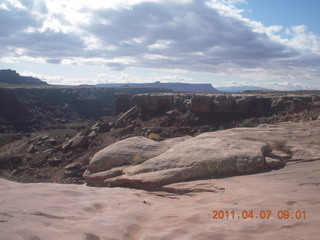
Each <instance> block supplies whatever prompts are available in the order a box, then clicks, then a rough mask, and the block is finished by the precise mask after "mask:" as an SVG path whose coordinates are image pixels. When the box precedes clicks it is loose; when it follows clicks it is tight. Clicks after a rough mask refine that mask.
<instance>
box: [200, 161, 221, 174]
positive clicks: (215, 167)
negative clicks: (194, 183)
mask: <svg viewBox="0 0 320 240" xmlns="http://www.w3.org/2000/svg"><path fill="white" fill-rule="evenodd" d="M202 167H203V170H204V171H205V172H206V173H209V174H210V177H211V178H219V177H221V162H220V161H217V160H208V161H206V163H205V165H203V166H202Z"/></svg>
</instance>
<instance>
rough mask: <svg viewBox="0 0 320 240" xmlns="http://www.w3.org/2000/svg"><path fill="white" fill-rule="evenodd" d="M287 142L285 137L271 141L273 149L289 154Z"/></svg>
mask: <svg viewBox="0 0 320 240" xmlns="http://www.w3.org/2000/svg"><path fill="white" fill-rule="evenodd" d="M287 143H288V140H287V139H279V140H275V141H273V149H275V150H278V151H281V152H284V153H287V154H291V150H290V148H289V147H288V145H287Z"/></svg>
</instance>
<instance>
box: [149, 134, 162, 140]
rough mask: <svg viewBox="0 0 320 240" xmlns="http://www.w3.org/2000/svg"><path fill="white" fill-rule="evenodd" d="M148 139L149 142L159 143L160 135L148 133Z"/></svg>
mask: <svg viewBox="0 0 320 240" xmlns="http://www.w3.org/2000/svg"><path fill="white" fill-rule="evenodd" d="M148 138H149V139H151V140H154V141H160V139H161V137H160V135H159V134H157V133H150V134H149V135H148Z"/></svg>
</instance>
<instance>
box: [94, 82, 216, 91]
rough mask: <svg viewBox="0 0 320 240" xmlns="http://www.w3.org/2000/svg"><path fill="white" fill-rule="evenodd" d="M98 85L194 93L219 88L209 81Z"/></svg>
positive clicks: (100, 85) (99, 85)
mask: <svg viewBox="0 0 320 240" xmlns="http://www.w3.org/2000/svg"><path fill="white" fill-rule="evenodd" d="M97 86H98V87H111V88H118V87H123V88H130V87H131V88H159V89H169V90H171V91H174V92H194V93H216V92H219V91H218V90H217V89H215V88H214V87H212V85H211V84H209V83H199V84H196V83H179V82H177V83H161V82H159V81H157V82H153V83H104V84H97Z"/></svg>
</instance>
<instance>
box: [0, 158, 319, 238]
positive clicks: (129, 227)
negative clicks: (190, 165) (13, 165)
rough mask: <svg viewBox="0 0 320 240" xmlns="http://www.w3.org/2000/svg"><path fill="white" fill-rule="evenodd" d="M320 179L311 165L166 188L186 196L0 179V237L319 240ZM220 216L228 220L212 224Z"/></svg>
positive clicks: (317, 169) (296, 165)
mask: <svg viewBox="0 0 320 240" xmlns="http://www.w3.org/2000/svg"><path fill="white" fill-rule="evenodd" d="M319 173H320V161H313V162H305V163H298V164H292V165H289V166H287V167H285V168H283V169H280V170H274V171H271V172H266V173H260V174H253V175H246V176H237V177H231V178H225V179H212V180H201V181H193V182H185V183H178V184H172V185H170V186H168V188H171V189H176V190H179V192H180V194H173V193H167V192H146V191H142V190H135V189H125V188H94V187H87V186H85V185H67V184H54V183H32V184H22V183H16V182H10V181H7V180H4V179H0V239H1V240H13V239H14V240H20V239H21V240H22V239H26V240H51V239H52V240H62V239H68V240H70V239H76V240H77V239H79V240H80V239H84V240H104V239H108V240H110V239H116V240H118V239H163V240H164V239H168V240H169V239H217V240H218V239H230V240H234V239H277V240H279V239H299V240H300V239H320V198H319V197H320V191H319V190H320V189H319V188H320V174H319ZM190 189H192V190H193V191H192V192H188V190H190ZM182 192H185V193H183V194H182ZM214 210H217V211H220V210H222V211H229V219H227V218H226V213H225V214H224V215H225V216H224V218H223V219H212V217H213V213H212V212H213V211H214ZM251 210H253V214H254V215H253V217H252V218H251V216H249V217H248V218H247V219H243V218H242V213H243V214H244V217H245V212H243V211H248V212H249V211H251ZM284 210H288V211H289V213H290V216H289V218H288V219H279V218H278V211H284ZM231 211H234V216H233V214H232V213H231ZM262 211H272V212H271V215H270V217H269V219H260V213H261V214H263V213H264V212H262ZM297 211H301V212H302V211H305V214H302V217H301V218H300V219H297V218H296V216H295V215H296V214H295V213H297V215H298V217H299V212H297ZM280 213H281V212H280ZM304 215H306V217H305V219H304ZM221 216H222V215H221ZM233 218H234V219H233Z"/></svg>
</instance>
